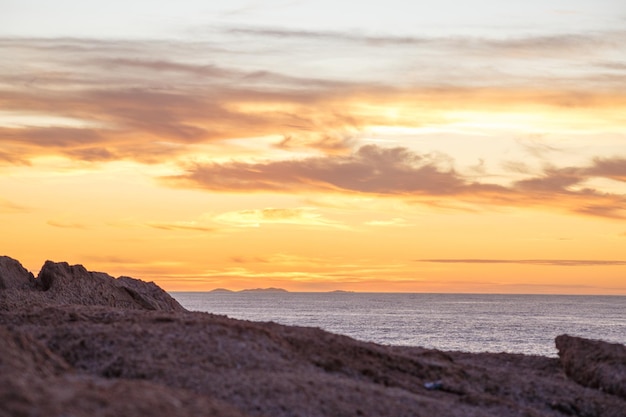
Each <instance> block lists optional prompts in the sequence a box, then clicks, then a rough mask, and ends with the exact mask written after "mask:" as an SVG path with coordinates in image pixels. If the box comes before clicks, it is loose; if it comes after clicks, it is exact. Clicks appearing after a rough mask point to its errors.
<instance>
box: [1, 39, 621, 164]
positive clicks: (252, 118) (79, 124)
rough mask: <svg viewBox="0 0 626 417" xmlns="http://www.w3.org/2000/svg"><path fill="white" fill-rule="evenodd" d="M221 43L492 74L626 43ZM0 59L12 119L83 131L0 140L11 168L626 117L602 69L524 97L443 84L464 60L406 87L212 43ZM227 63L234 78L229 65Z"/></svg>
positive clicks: (30, 129) (535, 88)
mask: <svg viewBox="0 0 626 417" xmlns="http://www.w3.org/2000/svg"><path fill="white" fill-rule="evenodd" d="M220 33H221V34H220V36H226V37H227V39H229V40H230V41H233V40H236V39H237V36H238V35H237V34H241V35H243V34H246V33H247V34H249V35H255V36H256V35H260V34H265V35H264V36H266V37H267V38H268V40H271V39H274V38H282V37H295V38H297V39H300V38H302V37H306V38H311V39H327V40H331V39H347V40H350V42H364V43H365V44H368V45H370V44H371V45H378V44H385V45H386V46H387V47H388V46H389V45H393V44H400V45H402V44H410V45H413V46H414V45H424V46H428V47H429V48H433V49H434V50H436V51H439V52H437V55H442V56H458V55H459V54H458V49H459V48H461V49H462V48H466V50H468V51H471V50H483V49H485V48H486V50H487V51H488V53H487V55H488V56H489V59H490V61H489V63H490V64H489V65H490V66H491V65H492V60H493V59H494V56H497V57H504V56H506V54H503V55H498V54H495V53H494V52H493V48H496V49H497V50H499V51H502V52H504V51H509V52H510V51H512V50H521V49H525V50H526V49H527V50H534V49H533V48H534V47H535V46H536V45H543V47H544V48H545V49H546V50H550V48H552V49H554V50H568V51H569V50H570V48H571V49H576V46H575V45H596V44H597V43H599V44H600V45H602V46H607V45H612V44H615V39H616V38H617V37H619V36H622V35H619V34H615V33H612V34H610V36H600V35H598V36H596V35H593V36H589V37H584V36H581V35H562V36H561V35H559V36H556V37H543V38H542V37H528V38H519V39H504V40H488V39H474V40H462V39H447V38H435V39H429V38H424V39H422V38H406V37H405V38H402V37H400V38H394V37H385V36H379V37H376V36H366V35H358V34H337V33H325V32H319V33H318V32H307V31H284V30H280V29H233V30H230V29H229V30H225V31H223V32H220ZM236 35H237V36H236ZM229 36H230V37H229ZM620 39H621V38H620ZM617 44H621V43H617ZM226 45H231V43H226ZM255 45H256V44H255ZM0 46H2V48H4V50H5V51H7V54H6V56H7V57H9V58H8V59H7V60H6V62H5V63H4V65H3V67H2V68H0V107H1V108H2V109H3V111H4V112H8V113H9V114H18V115H29V116H30V117H31V118H32V119H38V118H41V117H45V118H46V120H53V119H55V118H56V119H64V120H71V121H72V122H71V123H69V125H68V123H65V124H64V125H58V124H56V123H52V122H51V123H50V124H49V125H43V126H42V125H37V126H33V125H32V124H30V125H29V124H28V123H27V122H23V123H22V124H21V125H19V126H15V125H14V123H11V126H10V127H9V126H4V127H0V140H2V143H3V145H4V146H3V149H2V151H0V161H4V162H8V163H10V164H25V163H28V161H29V160H30V159H32V158H34V157H36V156H39V155H62V156H65V157H68V158H72V159H78V160H83V161H90V162H101V161H114V160H120V159H132V160H135V161H139V162H142V163H161V162H170V161H172V159H174V158H183V157H190V154H192V153H193V151H192V148H193V146H194V145H197V144H207V143H219V142H225V141H229V140H233V139H235V140H240V139H242V138H258V137H267V136H273V137H277V138H283V140H282V141H281V140H277V143H276V146H277V147H278V148H280V149H282V150H285V151H300V150H302V149H305V150H306V149H311V150H314V151H319V152H322V153H327V154H336V153H344V154H345V153H347V152H349V151H350V150H351V149H353V148H354V147H355V146H357V145H358V141H359V138H360V137H361V136H362V134H363V131H364V130H366V129H367V128H368V127H369V126H396V125H398V124H402V125H404V126H413V127H415V126H423V125H424V124H431V125H432V124H437V123H446V122H447V121H449V118H448V117H446V116H445V112H446V111H447V110H451V109H459V108H460V107H462V108H473V109H483V110H490V109H501V108H503V105H504V106H506V107H507V108H515V107H521V108H528V107H529V106H541V107H542V108H543V107H545V106H547V107H551V108H558V109H564V111H565V110H567V111H569V109H572V108H586V107H590V108H593V109H599V108H605V109H612V111H617V110H619V109H620V108H622V107H625V106H626V96H624V94H623V93H622V91H623V88H614V87H615V84H614V82H617V81H609V80H604V81H602V80H598V79H596V78H594V77H596V76H598V74H595V73H593V68H596V67H592V68H591V69H590V70H589V71H590V72H589V73H585V75H582V76H580V75H577V78H576V79H575V81H576V82H575V83H570V84H567V85H566V84H563V83H561V82H560V81H558V80H556V81H555V80H546V79H544V78H542V77H544V76H543V75H533V74H529V75H528V76H526V78H527V79H528V80H530V82H529V83H527V84H525V83H522V84H520V82H519V80H520V78H519V77H515V79H514V80H512V82H511V83H506V82H504V81H503V80H502V79H498V80H496V81H497V82H494V78H493V77H492V76H486V77H485V79H481V80H478V79H477V78H476V77H474V76H470V75H463V76H455V78H446V83H445V85H442V83H441V79H442V77H443V75H442V74H448V73H451V74H465V73H466V72H465V71H458V69H457V68H456V66H457V65H458V60H455V61H454V66H455V67H454V68H453V69H454V71H450V68H447V66H449V65H450V61H445V62H437V63H433V64H432V65H423V63H419V64H418V63H413V64H407V65H409V66H410V67H409V68H407V69H406V71H403V72H405V73H407V74H409V73H410V74H414V76H411V78H410V79H398V77H397V76H395V75H394V74H396V73H397V69H396V65H397V61H396V60H395V58H394V56H393V55H391V56H390V61H389V62H386V63H381V65H382V67H385V68H387V67H386V66H388V68H387V69H381V70H379V71H378V72H376V73H373V74H375V76H374V78H373V79H361V80H359V79H353V78H350V77H344V76H342V75H341V74H335V73H334V72H333V71H331V70H330V69H327V70H322V71H316V72H315V74H314V75H315V76H312V75H311V74H304V73H303V71H300V67H298V66H293V67H292V66H285V65H283V64H281V62H283V61H282V60H281V59H276V57H275V56H274V55H272V54H270V55H268V57H265V56H261V55H262V53H254V52H241V51H240V50H237V49H236V48H233V49H229V48H230V47H217V46H216V45H215V44H213V43H209V42H156V41H155V42H149V41H104V40H93V39H68V38H58V39H14V38H4V39H2V38H0ZM277 46H278V44H273V46H272V48H274V49H275V50H276V51H282V49H280V48H276V47H277ZM607 47H608V46H607ZM441 48H444V49H441ZM343 49H344V48H340V49H339V50H335V49H333V48H324V51H326V52H324V53H327V54H329V57H330V58H334V57H336V56H338V55H337V54H339V53H343V52H341V51H343ZM295 51H296V52H297V50H295ZM441 51H444V52H446V53H442V52H441ZM455 51H456V52H455ZM291 52H294V50H290V49H287V50H285V51H282V52H280V53H284V54H286V56H288V54H290V53H291ZM355 54H356V58H355V59H357V61H358V60H359V59H362V60H363V62H364V63H365V62H371V60H370V59H369V56H370V54H369V53H362V52H355ZM359 57H360V58H359ZM577 57H578V56H577ZM302 59H303V63H302V65H303V66H304V67H309V66H310V65H309V64H310V62H309V61H307V59H310V57H303V58H302ZM498 59H500V58H498ZM502 59H504V58H502ZM542 59H543V58H542ZM545 59H550V57H549V56H548V57H547V58H545ZM24 62H27V63H28V65H23V63H24ZM225 62H228V63H229V65H223V64H222V63H225ZM358 62H360V61H358ZM478 62H479V64H480V62H482V61H480V59H479V61H478ZM357 65H358V64H357ZM493 65H494V66H495V67H497V66H498V65H499V64H497V63H494V64H493ZM503 65H504V64H503ZM479 66H480V67H481V68H483V67H484V66H483V65H482V64H481V65H479ZM505 67H506V65H505ZM568 67H569V66H567V65H564V66H563V68H568ZM292 68H294V69H292ZM289 71H292V72H293V73H291V74H290V73H289ZM542 74H543V73H542ZM501 75H502V74H501ZM600 75H602V74H600ZM502 76H504V75H502ZM581 77H582V78H581ZM566 78H567V77H560V78H559V79H566ZM422 80H423V81H422ZM503 85H504V86H506V87H503ZM598 86H602V88H598ZM620 86H623V82H622V84H620ZM391 107H393V108H399V109H400V110H401V111H400V113H401V114H404V116H403V117H400V118H399V119H398V118H397V117H391V116H388V115H386V113H385V112H386V110H387V109H388V108H391ZM616 109H617V110H616ZM611 120H613V119H611Z"/></svg>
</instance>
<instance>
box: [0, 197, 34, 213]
mask: <svg viewBox="0 0 626 417" xmlns="http://www.w3.org/2000/svg"><path fill="white" fill-rule="evenodd" d="M29 211H30V208H28V207H26V206H22V205H20V204H16V203H14V202H12V201H10V200H7V199H4V198H1V197H0V213H28V212H29Z"/></svg>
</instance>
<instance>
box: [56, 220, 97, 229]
mask: <svg viewBox="0 0 626 417" xmlns="http://www.w3.org/2000/svg"><path fill="white" fill-rule="evenodd" d="M46 224H48V225H50V226H53V227H59V228H61V229H86V228H87V226H86V225H85V224H83V223H79V222H72V221H66V220H48V221H47V222H46Z"/></svg>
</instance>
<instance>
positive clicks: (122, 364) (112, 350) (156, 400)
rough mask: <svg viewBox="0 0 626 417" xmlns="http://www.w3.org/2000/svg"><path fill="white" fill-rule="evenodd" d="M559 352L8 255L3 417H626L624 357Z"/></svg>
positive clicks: (0, 349)
mask: <svg viewBox="0 0 626 417" xmlns="http://www.w3.org/2000/svg"><path fill="white" fill-rule="evenodd" d="M556 344H557V348H558V350H559V356H560V359H556V358H545V357H539V356H525V355H513V354H504V353H500V354H493V353H483V354H469V353H461V352H441V351H437V350H430V349H423V348H419V347H397V346H382V345H377V344H373V343H365V342H360V341H356V340H354V339H351V338H348V337H345V336H339V335H335V334H331V333H328V332H324V331H322V330H320V329H316V328H305V327H290V326H281V325H278V324H275V323H255V322H248V321H241V320H234V319H229V318H227V317H225V316H217V315H212V314H208V313H199V312H189V311H186V310H185V309H184V308H183V307H181V306H180V304H178V303H177V302H176V301H175V300H174V299H173V298H172V297H170V296H169V295H168V294H167V293H166V292H165V291H163V290H162V289H160V288H159V287H158V286H156V285H155V284H153V283H146V282H143V281H140V280H136V279H133V278H128V277H122V278H117V279H116V278H113V277H111V276H109V275H107V274H104V273H99V272H89V271H87V270H86V269H85V268H84V267H82V266H80V265H78V266H70V265H68V264H67V263H54V262H50V261H48V262H46V263H45V265H44V266H43V268H42V270H41V272H40V273H39V275H38V276H37V277H36V278H35V277H34V276H33V274H31V273H30V272H28V271H27V270H26V269H25V268H23V267H22V265H20V263H19V262H18V261H16V260H14V259H11V258H8V257H0V417H5V416H7V417H8V416H12V417H13V416H17V417H20V416H59V417H60V416H74V417H82V416H85V417H86V416H122V415H123V416H129V417H133V416H157V415H158V416H235V417H236V416H266V417H282V416H302V417H309V416H310V417H316V416H394V417H396V416H397V417H401V416H417V417H420V416H424V417H426V416H437V417H442V416H470V417H471V416H494V417H495V416H498V417H507V416H529V417H538V416H581V417H583V416H585V417H593V416H597V417H623V416H624V415H625V414H624V412H625V410H626V392H625V391H624V387H626V369H625V368H626V365H625V364H626V361H625V358H626V347H625V346H623V345H619V344H610V343H605V342H600V341H591V340H586V339H581V338H577V337H571V336H566V335H563V336H559V337H558V338H557V340H556Z"/></svg>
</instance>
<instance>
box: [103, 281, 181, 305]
mask: <svg viewBox="0 0 626 417" xmlns="http://www.w3.org/2000/svg"><path fill="white" fill-rule="evenodd" d="M115 282H116V284H117V285H118V286H120V287H121V288H123V289H124V290H126V292H128V294H129V295H130V296H131V297H132V298H133V300H135V302H137V303H138V304H140V305H141V306H142V307H144V308H145V309H146V310H162V311H184V310H185V309H184V308H183V307H182V306H181V305H180V304H179V303H178V301H176V300H175V299H174V298H172V296H171V295H169V294H168V293H166V292H165V291H163V290H162V289H161V287H159V286H158V285H156V284H155V283H154V282H145V281H142V280H140V279H135V278H130V277H119V278H117V280H116V281H115Z"/></svg>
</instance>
